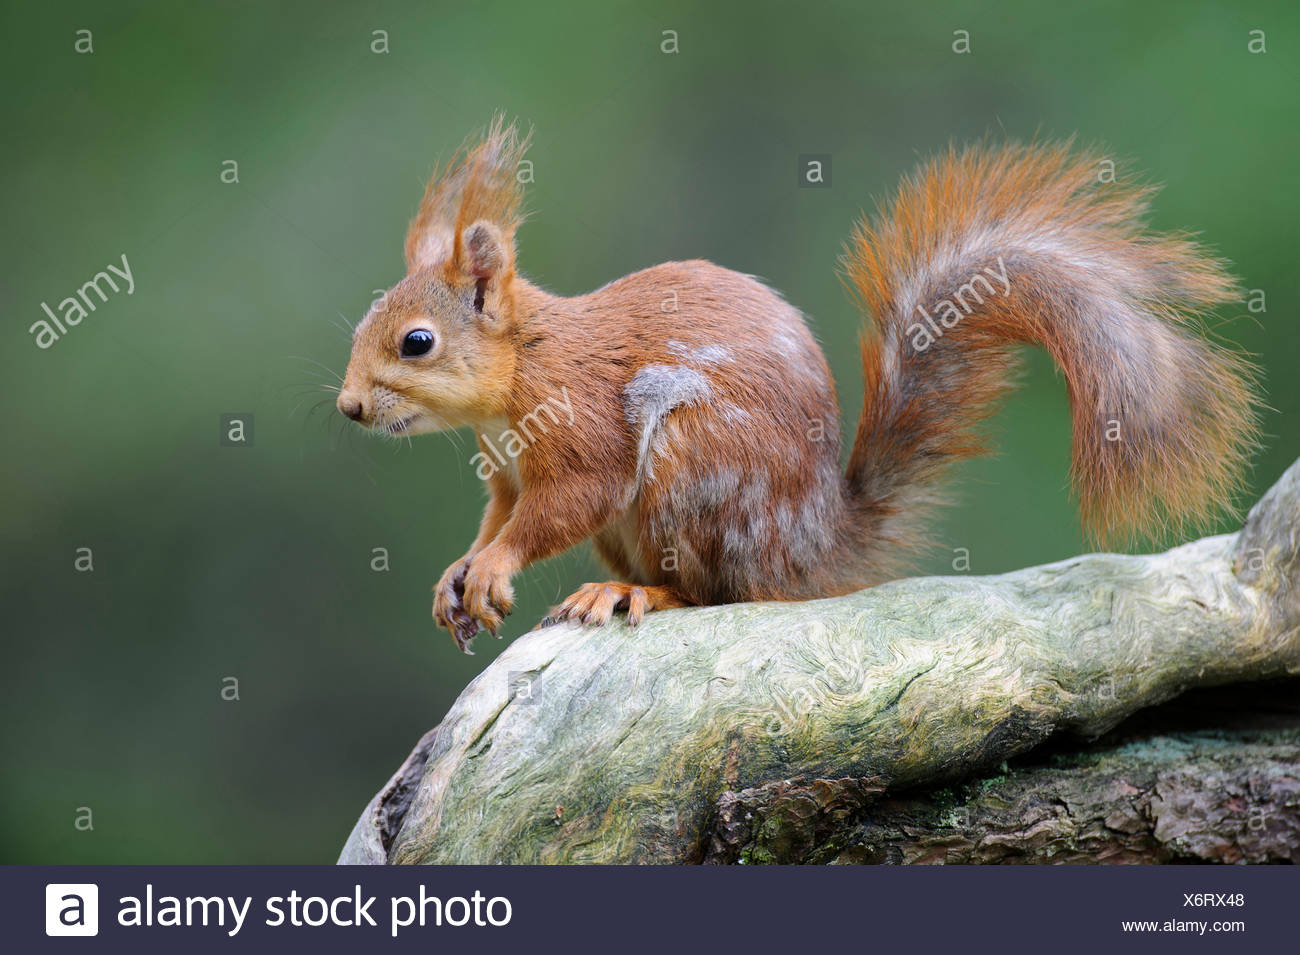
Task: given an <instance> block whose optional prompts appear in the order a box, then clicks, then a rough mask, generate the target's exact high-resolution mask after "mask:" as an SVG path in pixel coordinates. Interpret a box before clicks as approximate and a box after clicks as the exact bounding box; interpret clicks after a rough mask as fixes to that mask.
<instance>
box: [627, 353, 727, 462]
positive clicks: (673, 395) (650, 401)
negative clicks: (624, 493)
mask: <svg viewBox="0 0 1300 955" xmlns="http://www.w3.org/2000/svg"><path fill="white" fill-rule="evenodd" d="M712 395H713V388H712V387H711V386H710V385H709V382H708V379H706V378H705V377H704V376H703V375H701V374H700V373H699V372H698V371H695V370H694V369H693V368H682V367H681V366H679V365H647V366H646V367H644V368H642V369H641V370H640V371H638V372H637V373H636V375H635V376H634V377H633V378H632V380H631V381H630V382H628V384H627V387H626V388H625V389H623V397H624V399H625V413H626V414H627V420H628V422H629V423H630V424H633V425H636V426H637V427H638V428H639V429H640V440H639V442H638V446H637V483H638V484H640V483H641V482H642V481H644V480H645V479H646V478H647V477H650V476H651V475H652V473H653V466H652V447H653V444H654V439H655V435H656V434H657V433H658V431H659V429H660V427H661V426H662V425H663V422H664V419H665V418H667V417H668V414H669V412H671V411H672V410H673V409H674V408H680V407H681V406H682V405H690V404H700V403H702V402H705V401H708V400H709V398H710V397H712Z"/></svg>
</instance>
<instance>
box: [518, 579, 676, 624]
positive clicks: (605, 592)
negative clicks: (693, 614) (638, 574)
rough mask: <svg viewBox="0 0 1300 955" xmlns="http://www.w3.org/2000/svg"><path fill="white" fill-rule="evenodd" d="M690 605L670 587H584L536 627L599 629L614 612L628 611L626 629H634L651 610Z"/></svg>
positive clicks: (606, 584) (616, 584) (611, 583)
mask: <svg viewBox="0 0 1300 955" xmlns="http://www.w3.org/2000/svg"><path fill="white" fill-rule="evenodd" d="M690 605H691V601H689V600H687V599H686V598H685V597H684V596H682V594H681V593H680V592H678V591H677V590H675V589H674V588H672V587H668V586H663V585H654V586H643V585H640V584H624V583H619V582H618V581H613V580H610V581H605V582H604V583H593V584H583V585H582V586H581V587H579V588H578V589H577V590H576V591H574V592H573V593H572V594H570V595H569V596H568V597H567V598H565V600H564V601H563V602H561V603H560V604H559V605H558V606H556V607H555V608H553V609H552V610H551V612H550V613H549V614H548V615H547V617H546V619H545V620H543V621H542V623H541V624H539V626H546V625H547V624H548V622H550V623H560V622H562V621H565V620H572V621H574V622H576V623H582V624H585V625H587V626H592V627H599V626H603V625H604V624H607V623H609V621H610V619H611V618H612V617H613V616H614V612H615V611H616V610H626V611H627V622H628V625H629V626H633V627H635V626H636V625H637V624H639V623H640V622H641V620H642V619H643V618H644V617H645V615H646V614H647V613H649V612H650V611H652V610H670V609H672V608H673V607H689V606H690Z"/></svg>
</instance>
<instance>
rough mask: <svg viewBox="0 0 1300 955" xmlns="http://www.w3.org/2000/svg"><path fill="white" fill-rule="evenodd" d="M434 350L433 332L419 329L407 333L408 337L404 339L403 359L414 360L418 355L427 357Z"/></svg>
mask: <svg viewBox="0 0 1300 955" xmlns="http://www.w3.org/2000/svg"><path fill="white" fill-rule="evenodd" d="M432 349H433V332H431V331H429V330H428V329H427V328H417V329H416V330H415V331H413V332H407V333H406V337H405V338H403V339H402V357H403V358H414V357H416V356H418V355H427V354H429V352H430V351H431V350H432Z"/></svg>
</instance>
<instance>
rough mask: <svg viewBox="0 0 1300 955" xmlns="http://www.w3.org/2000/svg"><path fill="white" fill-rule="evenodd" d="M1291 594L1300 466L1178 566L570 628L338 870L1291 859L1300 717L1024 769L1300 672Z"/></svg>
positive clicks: (1049, 571) (394, 791)
mask: <svg viewBox="0 0 1300 955" xmlns="http://www.w3.org/2000/svg"><path fill="white" fill-rule="evenodd" d="M1298 585H1300V463H1297V464H1296V465H1293V466H1292V467H1291V469H1290V470H1289V471H1288V472H1287V473H1286V474H1285V475H1284V476H1283V478H1282V480H1281V481H1279V483H1278V484H1277V485H1276V486H1275V487H1274V488H1273V489H1272V490H1271V491H1270V492H1269V493H1268V494H1267V495H1266V496H1265V498H1264V499H1263V500H1262V501H1260V503H1259V504H1257V505H1256V507H1255V508H1254V509H1253V510H1252V511H1251V514H1250V517H1249V518H1248V520H1247V522H1246V525H1245V527H1244V528H1243V529H1242V530H1241V531H1240V532H1238V533H1236V534H1230V535H1222V536H1218V537H1211V538H1205V539H1203V540H1199V541H1195V542H1193V543H1190V544H1186V545H1184V546H1182V547H1178V548H1175V549H1173V550H1171V551H1168V552H1166V553H1163V554H1154V555H1147V556H1137V557H1129V556H1117V555H1107V554H1093V555H1088V556H1084V557H1079V558H1076V559H1073V560H1068V561H1062V562H1060V563H1056V564H1049V565H1045V566H1042V567H1035V568H1029V569H1026V570H1021V571H1016V572H1014V573H1009V574H1003V575H1000V576H996V577H944V578H915V579H909V580H902V581H897V582H894V583H891V584H887V585H885V586H882V587H877V588H875V589H872V590H868V591H863V592H861V593H857V594H852V595H849V596H846V597H839V598H833V599H827V600H818V601H811V602H808V603H799V604H741V605H734V606H727V607H708V608H693V609H688V610H678V611H667V612H660V613H654V614H651V615H650V616H649V617H648V618H647V619H646V620H645V622H644V623H643V624H642V625H641V626H640V627H639V628H638V629H637V630H636V631H632V630H629V629H628V628H627V627H626V625H625V624H624V623H623V621H622V620H621V619H616V620H615V621H614V622H613V623H612V624H611V625H609V626H607V627H603V628H600V629H595V630H585V629H582V628H579V627H576V626H572V625H560V626H554V627H550V628H547V629H544V630H540V631H537V632H534V633H530V634H528V635H526V636H524V637H521V638H520V639H519V640H517V641H515V643H514V644H513V645H511V646H510V647H509V648H508V649H507V650H506V651H505V652H504V653H503V654H502V655H501V656H500V657H499V658H498V659H497V660H496V661H494V662H493V663H492V664H491V665H490V666H489V667H488V668H487V669H486V670H484V672H483V673H482V674H480V675H479V676H478V677H477V678H476V679H475V680H474V681H473V682H472V683H471V684H470V685H469V686H468V687H467V688H466V690H465V691H464V692H463V693H462V694H461V696H460V698H459V699H458V700H457V701H456V703H455V704H454V705H453V706H452V708H451V710H450V711H449V712H448V714H447V716H446V718H445V719H444V720H443V722H442V723H441V724H440V725H439V726H438V727H436V728H435V729H434V730H432V731H430V732H429V733H428V734H426V735H425V737H424V738H423V739H422V740H421V741H420V743H419V745H418V746H417V747H416V749H415V751H414V752H413V753H412V754H411V756H410V757H409V758H408V760H407V762H406V763H405V764H403V766H402V767H401V768H400V769H399V770H398V772H397V773H396V774H395V775H394V777H393V779H392V780H390V781H389V783H388V785H387V786H385V787H384V789H383V790H381V791H380V793H379V794H378V795H376V797H375V799H374V800H372V802H371V804H370V805H369V806H368V807H367V808H366V810H365V812H364V813H363V814H362V816H361V819H360V820H359V821H358V822H357V825H356V827H355V828H354V830H353V833H352V835H351V837H350V838H349V840H348V843H347V845H346V846H345V847H344V850H343V853H342V856H341V858H340V861H341V862H351V863H384V862H393V863H480V864H481V863H494V862H509V863H551V862H566V863H587V862H590V863H623V862H705V861H714V862H738V861H748V862H764V861H774V862H786V861H789V862H795V861H798V862H834V861H839V862H884V861H888V862H926V861H967V862H997V861H1031V862H1032V861H1085V860H1087V861H1158V860H1166V859H1170V860H1186V859H1207V860H1208V859H1216V860H1219V861H1239V860H1247V861H1280V860H1283V859H1289V860H1291V861H1295V853H1296V850H1295V846H1296V829H1297V816H1298V815H1300V805H1298V798H1300V797H1298V796H1297V785H1296V769H1295V767H1296V762H1297V759H1296V757H1297V744H1298V742H1300V740H1298V739H1297V736H1296V733H1295V732H1294V730H1293V728H1287V727H1283V728H1280V729H1274V730H1269V731H1267V732H1264V731H1259V732H1254V733H1253V735H1252V734H1251V733H1247V734H1246V735H1240V734H1239V735H1238V736H1237V737H1230V736H1215V735H1214V734H1212V733H1211V734H1209V735H1205V734H1204V731H1202V735H1199V736H1197V735H1192V736H1186V735H1184V736H1156V737H1152V738H1149V739H1147V740H1145V741H1134V742H1132V743H1126V744H1123V745H1118V744H1117V745H1116V746H1114V747H1112V749H1111V750H1109V751H1107V750H1104V749H1103V750H1088V751H1087V752H1083V753H1076V754H1075V755H1073V756H1063V757H1062V758H1063V759H1065V762H1063V763H1061V764H1060V765H1038V766H1034V765H1028V764H1026V765H1024V766H1022V765H1020V764H1019V763H1016V766H1015V768H1014V770H1013V769H1011V768H1009V767H1008V766H1007V763H1008V761H1015V760H1017V758H1018V757H1022V756H1024V755H1025V754H1027V753H1030V752H1031V751H1033V750H1035V748H1037V747H1041V746H1042V745H1043V744H1044V743H1045V742H1047V741H1049V740H1051V739H1052V738H1053V737H1058V736H1061V735H1065V736H1068V737H1074V738H1083V739H1095V738H1097V737H1099V736H1101V735H1102V734H1105V733H1106V732H1107V731H1109V730H1111V729H1113V728H1114V727H1116V726H1117V725H1118V724H1120V723H1121V721H1123V720H1125V719H1126V718H1127V717H1129V716H1130V715H1132V714H1133V713H1135V712H1137V711H1139V710H1142V709H1144V708H1147V707H1151V706H1155V705H1157V704H1160V703H1162V702H1164V701H1167V700H1170V699H1171V698H1174V697H1176V696H1178V695H1179V694H1182V693H1183V692H1184V691H1187V690H1189V689H1192V688H1196V687H1214V686H1223V685H1226V684H1233V683H1241V682H1246V681H1259V680H1267V679H1282V678H1286V677H1294V676H1296V675H1300V586H1298ZM1286 685H1291V684H1286ZM1252 732H1253V731H1252ZM1261 734H1262V735H1261ZM1070 760H1074V761H1073V762H1071V761H1070ZM990 772H996V773H997V774H998V776H997V778H995V779H992V780H988V779H986V780H984V781H982V782H979V783H974V784H966V785H962V786H960V787H959V788H951V787H953V786H955V785H956V784H959V783H961V781H962V780H968V779H971V778H973V777H974V778H977V777H979V776H980V775H981V774H985V775H987V774H989V773H990ZM944 787H949V788H947V789H945V788H944ZM972 787H974V788H972ZM936 789H937V790H939V791H937V792H936V791H935V790H936ZM927 790H929V792H926V791H927ZM1129 790H1133V792H1130V791H1129ZM1252 820H1254V821H1252ZM1260 820H1262V821H1260ZM1252 826H1254V827H1255V828H1251V827H1252Z"/></svg>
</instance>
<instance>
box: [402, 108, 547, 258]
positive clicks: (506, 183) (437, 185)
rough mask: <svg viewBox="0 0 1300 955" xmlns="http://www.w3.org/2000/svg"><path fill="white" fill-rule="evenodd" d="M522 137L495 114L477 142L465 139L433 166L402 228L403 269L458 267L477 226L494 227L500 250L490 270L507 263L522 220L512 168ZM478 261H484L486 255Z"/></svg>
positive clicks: (524, 140) (517, 180)
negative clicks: (497, 261) (410, 217)
mask: <svg viewBox="0 0 1300 955" xmlns="http://www.w3.org/2000/svg"><path fill="white" fill-rule="evenodd" d="M528 138H529V137H528V134H527V133H523V134H521V133H520V131H519V129H518V128H517V127H516V126H515V125H514V124H513V123H507V122H506V121H505V117H504V116H501V115H497V116H496V117H495V118H494V119H493V121H492V123H491V125H489V126H488V128H487V129H486V130H485V131H484V132H483V134H482V137H481V138H480V139H479V140H478V141H477V142H475V141H473V140H471V141H470V142H467V143H466V144H465V145H464V146H462V147H461V149H460V150H459V152H457V154H456V155H455V156H453V157H452V159H451V161H450V162H449V163H447V165H446V166H444V167H442V168H440V169H438V170H435V171H434V174H433V177H432V178H431V179H430V180H429V185H428V188H427V189H425V192H424V199H423V200H422V201H421V203H420V211H419V212H418V213H417V214H416V216H415V218H414V219H413V220H412V221H411V227H410V229H409V231H408V232H407V236H406V267H407V271H410V272H414V271H416V270H417V269H429V268H436V267H439V266H443V267H449V268H452V269H463V268H464V267H465V265H466V263H467V261H469V260H470V259H471V258H472V256H471V253H470V252H469V247H470V242H469V232H470V230H471V229H474V228H475V227H476V226H479V225H484V226H488V227H490V228H491V229H493V230H494V235H495V238H496V240H497V243H496V244H497V246H498V248H499V249H500V250H501V260H500V262H501V264H500V265H497V266H496V267H495V270H496V271H497V272H500V271H501V270H502V269H504V268H506V267H507V266H508V265H509V262H510V259H511V258H512V256H511V253H510V249H511V247H512V245H513V243H514V236H515V230H516V229H517V228H518V227H519V225H520V223H521V222H523V219H524V213H523V200H524V187H523V183H522V182H520V178H519V175H518V172H519V164H520V163H521V162H522V161H523V155H524V152H525V151H526V150H527V149H528ZM462 259H463V260H465V261H462ZM481 261H482V262H484V263H490V262H491V256H490V255H488V256H485V257H483V258H482V259H481Z"/></svg>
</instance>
